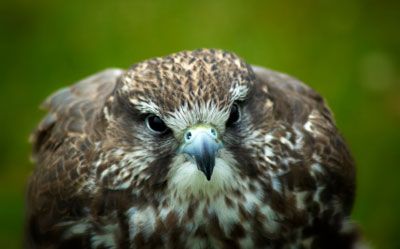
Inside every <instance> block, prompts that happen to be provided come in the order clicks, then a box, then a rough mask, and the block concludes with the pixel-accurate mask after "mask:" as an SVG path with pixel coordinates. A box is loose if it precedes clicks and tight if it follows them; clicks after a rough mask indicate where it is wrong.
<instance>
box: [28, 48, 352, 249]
mask: <svg viewBox="0 0 400 249" xmlns="http://www.w3.org/2000/svg"><path fill="white" fill-rule="evenodd" d="M43 107H44V108H45V109H46V110H47V111H48V114H47V116H46V117H45V118H44V119H43V120H42V122H41V123H40V124H39V125H38V127H37V129H36V130H35V132H34V133H33V135H32V136H31V140H32V143H33V156H32V157H33V160H34V162H35V163H36V168H35V170H34V172H33V175H32V176H31V178H30V181H29V183H28V191H27V211H26V236H25V246H26V248H46V249H50V248H198V249H201V248H204V249H206V248H215V249H217V248H268V249H278V248H279V249H286V248H287V249H289V248H342V249H346V248H357V246H358V245H359V242H358V241H359V235H358V231H357V230H358V229H357V227H356V225H354V223H353V222H352V221H351V220H350V218H349V216H350V213H351V209H352V205H353V202H354V195H355V167H354V163H353V160H352V157H351V155H350V153H349V150H348V148H347V146H346V144H345V142H344V140H343V138H342V137H341V135H340V134H339V132H338V130H337V128H336V126H335V122H334V120H333V116H332V113H331V111H330V110H329V108H328V107H327V105H326V103H325V102H324V100H323V98H322V97H321V96H320V95H319V94H318V93H316V92H315V91H314V90H312V89H311V88H310V87H308V86H307V85H305V84H303V83H302V82H300V81H299V80H296V79H294V78H292V77H290V76H288V75H286V74H283V73H279V72H275V71H272V70H269V69H265V68H262V67H258V66H252V65H250V64H247V63H246V62H245V61H244V60H243V59H241V58H240V57H238V56H237V55H235V54H233V53H231V52H227V51H222V50H214V49H200V50H195V51H183V52H179V53H175V54H172V55H169V56H166V57H160V58H153V59H149V60H145V61H143V62H140V63H137V64H135V65H133V66H132V67H131V68H129V69H128V70H121V69H108V70H105V71H102V72H99V73H97V74H95V75H93V76H90V77H88V78H86V79H84V80H82V81H80V82H78V83H76V84H74V85H72V86H70V87H67V88H64V89H61V90H59V91H58V92H56V93H54V94H53V95H52V96H50V97H49V98H48V99H47V100H46V101H45V102H44V104H43Z"/></svg>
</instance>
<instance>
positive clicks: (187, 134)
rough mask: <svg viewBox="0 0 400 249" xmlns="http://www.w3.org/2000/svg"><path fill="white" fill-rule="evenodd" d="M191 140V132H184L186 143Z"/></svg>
mask: <svg viewBox="0 0 400 249" xmlns="http://www.w3.org/2000/svg"><path fill="white" fill-rule="evenodd" d="M191 138H192V132H190V131H188V132H186V134H185V139H186V140H187V141H189V140H190V139H191Z"/></svg>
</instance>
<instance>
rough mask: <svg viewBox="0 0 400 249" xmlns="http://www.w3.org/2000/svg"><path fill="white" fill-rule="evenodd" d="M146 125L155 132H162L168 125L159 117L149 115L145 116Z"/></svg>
mask: <svg viewBox="0 0 400 249" xmlns="http://www.w3.org/2000/svg"><path fill="white" fill-rule="evenodd" d="M146 122H147V126H148V127H149V128H150V129H151V130H153V131H156V132H159V133H162V132H165V131H166V130H167V129H168V127H167V126H166V125H165V123H164V121H162V119H161V118H159V117H157V116H154V115H151V116H148V117H147V118H146Z"/></svg>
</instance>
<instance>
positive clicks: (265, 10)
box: [0, 0, 400, 249]
mask: <svg viewBox="0 0 400 249" xmlns="http://www.w3.org/2000/svg"><path fill="white" fill-rule="evenodd" d="M399 26H400V1H393V2H389V1H379V0H376V1H360V0H338V1H328V0H325V1H316V0H306V1H298V0H297V1H296V0H292V1H284V0H281V1H234V0H229V1H228V0H225V1H216V0H213V1H212V0H209V1H188V0H187V1H140V2H139V1H94V0H93V1H63V2H61V1H54V0H52V1H50V0H49V1H44V0H36V1H33V0H31V1H28V0H6V1H5V0H2V1H1V3H0V56H1V57H0V61H1V67H0V77H1V80H0V119H1V120H0V121H1V122H0V124H1V133H0V134H1V135H0V245H1V248H19V247H21V240H22V236H21V233H22V224H23V212H24V206H23V203H24V202H23V200H24V189H25V182H26V179H27V177H28V175H29V174H30V172H31V171H32V168H33V165H32V164H31V163H30V162H29V160H28V158H29V153H30V145H29V143H28V135H29V133H30V131H31V130H32V129H33V128H34V127H35V125H36V124H37V122H38V121H39V120H40V118H41V117H42V116H43V112H41V111H39V110H38V108H37V107H38V106H39V104H40V103H41V101H42V100H43V99H44V98H45V97H46V96H48V95H49V94H50V93H51V92H53V91H55V90H56V89H58V88H60V87H62V86H65V85H69V84H71V83H73V82H75V81H77V80H79V79H81V78H83V77H85V76H87V75H89V74H92V73H94V72H96V71H99V70H102V69H104V68H107V67H122V68H126V67H128V66H130V65H131V64H133V63H135V62H138V61H141V60H143V59H146V58H149V57H154V56H160V55H166V54H169V53H172V52H176V51H180V50H184V49H194V48H201V47H213V48H223V49H227V50H232V51H234V52H236V53H237V54H239V55H240V56H242V57H243V58H245V59H246V60H247V61H248V62H250V63H253V64H258V65H263V66H266V67H270V68H272V69H276V70H280V71H283V72H287V73H289V74H291V75H294V76H296V77H298V78H300V79H301V80H303V81H305V82H307V83H308V84H309V85H311V86H312V87H314V88H315V89H316V90H317V91H319V92H320V93H321V94H322V95H323V96H324V97H325V98H326V99H327V101H328V103H329V104H330V106H331V108H332V110H333V111H334V113H335V115H336V120H337V124H338V126H339V128H340V129H341V131H342V133H343V134H344V136H345V137H346V139H347V141H348V143H349V145H350V147H351V149H352V151H353V154H354V157H355V159H356V161H357V165H358V194H357V200H356V204H355V209H354V213H353V218H354V219H355V220H356V221H357V222H358V223H359V224H361V226H362V228H363V230H364V234H365V236H366V238H367V240H368V241H370V243H371V244H372V245H373V246H374V247H375V248H382V249H389V248H400V239H399V235H400V216H399V215H398V213H399V212H400V194H399V192H400V160H399V157H400V146H399V145H400V142H399V141H400V70H399V68H400V27H399Z"/></svg>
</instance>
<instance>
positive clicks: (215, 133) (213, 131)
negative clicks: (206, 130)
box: [210, 128, 217, 137]
mask: <svg viewBox="0 0 400 249" xmlns="http://www.w3.org/2000/svg"><path fill="white" fill-rule="evenodd" d="M210 132H211V135H213V136H214V137H217V131H216V130H215V129H214V128H211V130H210Z"/></svg>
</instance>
